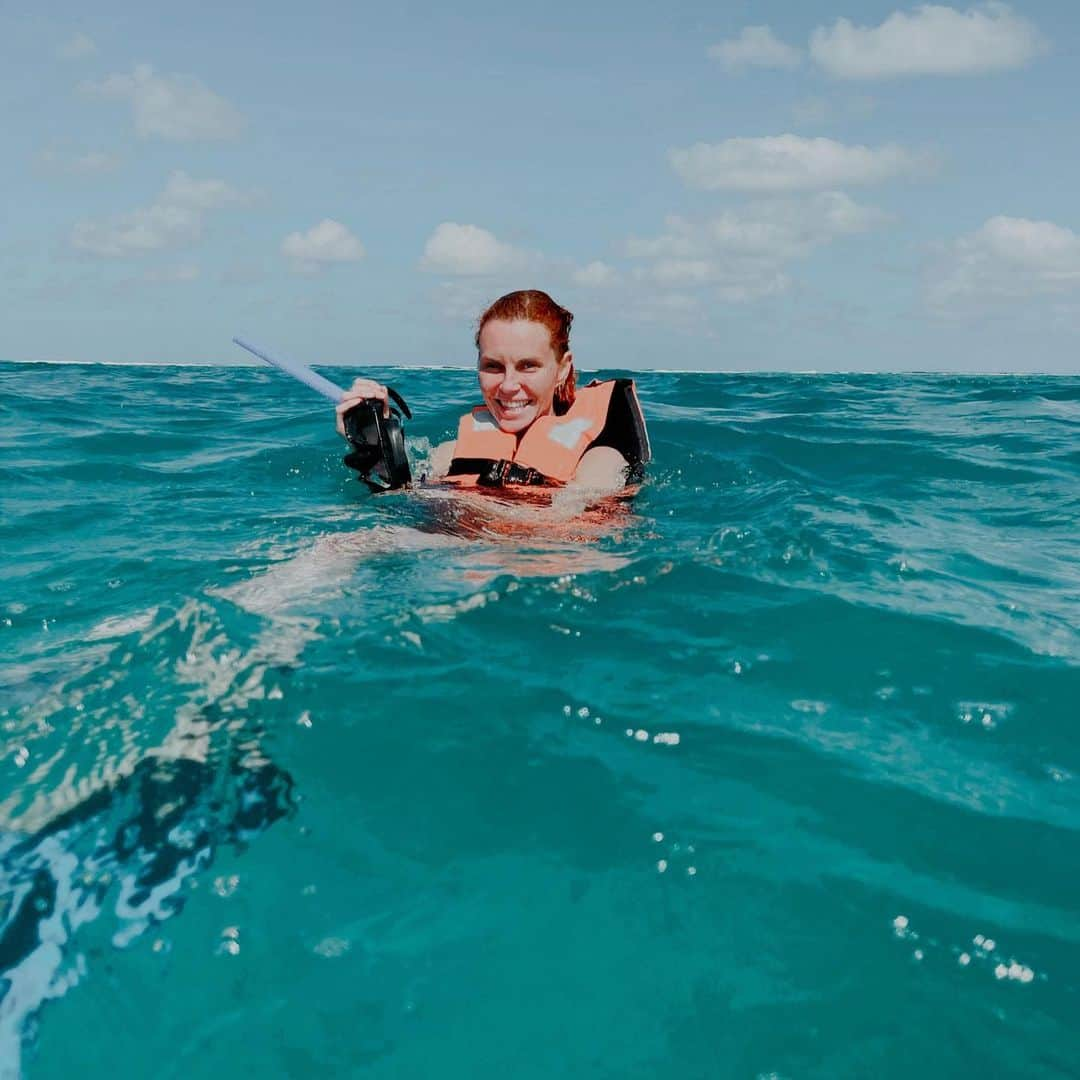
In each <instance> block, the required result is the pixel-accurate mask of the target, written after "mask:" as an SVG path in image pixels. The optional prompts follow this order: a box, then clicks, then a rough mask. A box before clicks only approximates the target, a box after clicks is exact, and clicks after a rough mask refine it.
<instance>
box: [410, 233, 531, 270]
mask: <svg viewBox="0 0 1080 1080" xmlns="http://www.w3.org/2000/svg"><path fill="white" fill-rule="evenodd" d="M529 262H530V257H529V255H528V253H526V252H523V251H520V250H518V249H517V248H515V247H512V246H511V245H510V244H504V243H503V242H502V241H501V240H498V239H496V237H495V236H494V234H493V233H490V232H488V230H487V229H482V228H480V227H479V226H478V225H459V224H458V223H457V222H454V221H444V222H443V223H442V224H441V225H439V226H437V227H436V229H435V231H434V232H433V233H432V234H431V236H429V237H428V241H427V243H426V244H425V245H424V254H423V256H422V257H421V259H420V265H421V267H423V269H425V270H431V271H434V272H435V273H439V274H450V275H452V276H454V277H473V276H482V275H490V274H499V273H503V272H505V271H509V270H515V269H524V268H525V267H526V266H527V265H528V264H529Z"/></svg>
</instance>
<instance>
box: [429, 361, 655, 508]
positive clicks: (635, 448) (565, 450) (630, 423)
mask: <svg viewBox="0 0 1080 1080" xmlns="http://www.w3.org/2000/svg"><path fill="white" fill-rule="evenodd" d="M605 430H607V432H608V438H609V439H610V442H608V441H606V442H605V445H614V446H615V448H616V449H618V450H619V452H620V453H621V454H622V455H623V457H625V458H626V460H627V462H628V463H629V464H630V466H631V467H632V468H634V469H638V468H640V466H641V465H643V464H644V463H645V462H647V461H648V460H649V456H650V453H649V438H648V434H647V433H646V431H645V421H644V418H643V417H642V415H641V406H640V405H639V404H638V400H637V393H636V391H635V390H634V384H633V381H632V380H631V379H608V380H606V381H604V382H595V381H594V382H591V383H589V385H588V386H583V387H581V388H579V389H578V391H577V393H576V395H575V396H574V403H573V404H572V405H571V406H570V408H569V409H568V410H567V411H566V412H565V413H563V414H562V415H561V416H556V415H555V414H554V413H548V414H547V415H546V416H541V417H540V418H539V419H537V420H534V421H533V423H532V424H530V425H529V427H528V428H527V429H526V431H525V434H524V435H522V436H521V439H520V441H519V440H518V437H517V436H516V435H514V434H512V433H511V432H507V431H503V430H502V429H501V428H500V427H499V425H498V423H497V422H496V420H495V418H494V417H493V416H492V415H491V413H490V412H489V411H488V409H487V407H486V406H483V405H481V406H478V407H477V408H475V409H473V410H472V412H469V413H466V414H465V415H464V416H463V417H462V418H461V420H460V421H459V422H458V435H457V442H456V443H455V445H454V457H453V460H452V461H451V463H450V471H449V473H448V474H447V476H446V479H447V480H448V481H450V482H451V483H457V484H465V485H473V484H479V485H480V486H483V487H490V486H499V485H502V484H552V483H554V484H565V483H566V482H567V481H568V480H570V479H572V478H573V476H574V473H575V472H576V471H577V467H578V463H579V462H580V461H581V459H582V458H583V457H584V456H585V453H586V451H587V450H588V449H589V447H590V446H591V445H592V444H593V443H594V442H595V441H596V439H597V438H598V437H599V436H600V434H601V432H604V431H605Z"/></svg>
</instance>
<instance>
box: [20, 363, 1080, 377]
mask: <svg viewBox="0 0 1080 1080" xmlns="http://www.w3.org/2000/svg"><path fill="white" fill-rule="evenodd" d="M0 364H8V365H11V366H12V367H15V366H20V365H32V364H48V365H51V366H56V367H64V366H68V367H114V368H181V369H182V368H237V369H239V370H250V371H260V370H263V371H265V370H268V369H267V367H266V365H263V364H257V363H254V362H252V363H247V362H245V361H243V360H241V361H237V362H234V361H226V362H218V361H212V360H184V361H171V362H170V361H167V360H157V361H149V360H0ZM307 366H309V367H313V368H328V369H331V370H334V369H341V370H344V371H348V370H355V368H356V367H362V368H372V369H374V368H400V369H403V370H406V371H475V370H476V368H475V367H472V366H466V365H463V364H361V365H353V364H318V363H316V364H309V365H307ZM581 370H582V371H607V370H618V371H634V372H638V373H640V374H643V375H972V376H1005V375H1013V376H1024V377H1032V378H1036V377H1050V378H1075V377H1077V376H1080V368H1078V369H1077V370H1075V371H1000V370H993V371H990V370H987V371H981V370H980V371H976V370H965V369H957V368H835V369H834V368H829V369H825V370H822V369H819V368H633V367H625V366H618V365H610V366H606V365H599V366H596V367H586V368H582V369H581Z"/></svg>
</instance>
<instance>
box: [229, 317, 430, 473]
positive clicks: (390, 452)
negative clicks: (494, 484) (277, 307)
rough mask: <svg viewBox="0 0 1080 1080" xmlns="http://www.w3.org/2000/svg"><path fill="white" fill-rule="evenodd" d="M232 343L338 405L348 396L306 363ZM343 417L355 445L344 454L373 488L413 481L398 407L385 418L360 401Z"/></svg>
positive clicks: (396, 396)
mask: <svg viewBox="0 0 1080 1080" xmlns="http://www.w3.org/2000/svg"><path fill="white" fill-rule="evenodd" d="M233 342H234V343H235V344H237V345H239V346H240V348H241V349H247V351H248V352H249V353H251V355H252V356H257V357H258V358H259V359H260V360H263V361H265V362H266V363H267V364H270V365H272V366H273V367H276V368H278V369H279V370H281V371H284V372H285V374H286V375H291V376H292V377H293V378H294V379H298V380H299V381H300V382H302V383H303V384H304V385H305V386H310V387H311V389H312V390H314V391H315V392H316V393H317V394H322V396H323V397H325V398H329V399H330V400H331V401H332V402H333V403H334V404H335V405H336V404H337V403H338V402H339V401H341V399H342V398H343V397H344V396H345V391H344V390H342V389H341V387H340V386H338V385H337V384H336V383H332V382H331V381H330V380H329V379H324V378H323V377H322V376H321V375H319V374H318V373H317V372H314V371H312V370H311V368H309V367H308V366H307V365H306V364H301V363H300V362H299V361H297V360H282V359H280V358H278V357H274V356H270V355H269V353H264V352H263V351H262V350H261V349H256V348H255V346H254V345H252V344H251V343H250V342H247V341H244V340H243V339H242V338H238V337H236V338H233ZM387 390H388V392H389V394H390V398H391V399H392V400H393V402H394V404H395V405H397V406H398V407H399V408H400V409H401V412H402V413H404V414H405V416H406V417H407V418H408V419H410V420H411V419H412V413H411V412H410V411H409V406H408V405H406V404H405V401H404V399H403V398H402V397H401V395H400V394H398V393H397V391H396V390H394V389H393V388H392V387H387ZM388 404H389V403H388ZM341 419H342V422H343V423H344V425H345V437H346V438H347V439H348V440H349V442H350V443H351V444H352V448H353V449H352V453H351V454H348V455H347V456H346V457H345V464H346V465H348V466H349V468H350V469H355V470H356V471H357V472H358V473H359V474H360V478H361V479H362V480H363V481H364V483H365V484H367V486H368V487H369V488H371V489H372V491H391V490H393V489H394V488H400V487H405V486H407V485H408V484H409V483H410V482H411V481H412V472H411V471H410V469H409V458H408V455H407V454H406V453H405V429H404V428H403V427H402V426H401V413H399V412H398V410H397V409H396V408H391V409H390V411H389V415H388V416H385V417H384V416H383V412H382V407H381V406H379V407H376V406H375V405H373V404H372V403H371V402H370V401H361V402H359V403H358V404H356V405H354V406H353V407H352V408H351V409H349V411H348V412H346V413H345V415H344V416H343V417H342V418H341Z"/></svg>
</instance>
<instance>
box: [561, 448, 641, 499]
mask: <svg viewBox="0 0 1080 1080" xmlns="http://www.w3.org/2000/svg"><path fill="white" fill-rule="evenodd" d="M629 468H630V463H629V462H628V461H627V460H626V458H624V457H623V456H622V454H620V453H619V451H618V450H616V449H615V448H614V447H613V446H594V447H593V448H592V449H591V450H589V451H588V452H587V453H586V454H585V456H584V457H583V458H582V459H581V460H580V461H579V462H578V467H577V471H576V472H575V473H574V478H573V479H572V480H570V481H569V482H568V483H567V485H566V486H567V487H568V488H578V489H586V490H588V491H595V492H603V493H605V494H606V493H608V492H612V491H619V490H620V489H621V488H623V487H625V486H626V474H627V470H628V469H629Z"/></svg>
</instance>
